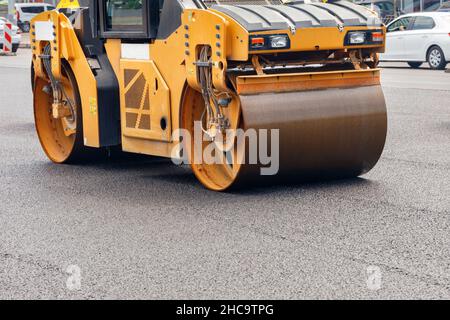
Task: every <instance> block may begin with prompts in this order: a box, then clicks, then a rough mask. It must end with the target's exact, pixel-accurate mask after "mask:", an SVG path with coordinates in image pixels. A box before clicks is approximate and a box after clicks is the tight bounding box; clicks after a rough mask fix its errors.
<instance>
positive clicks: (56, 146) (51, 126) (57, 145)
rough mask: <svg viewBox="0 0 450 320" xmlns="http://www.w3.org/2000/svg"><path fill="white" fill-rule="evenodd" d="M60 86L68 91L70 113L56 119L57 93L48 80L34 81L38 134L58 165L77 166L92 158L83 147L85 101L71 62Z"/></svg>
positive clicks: (66, 100) (64, 65)
mask: <svg viewBox="0 0 450 320" xmlns="http://www.w3.org/2000/svg"><path fill="white" fill-rule="evenodd" d="M62 75H63V77H62V79H61V81H60V85H61V87H62V89H63V91H64V94H63V95H62V103H63V106H65V107H66V109H67V110H68V112H66V113H65V114H64V115H63V116H61V117H58V118H55V117H54V115H53V110H52V103H53V94H52V89H51V85H50V83H49V81H48V80H46V79H42V78H38V77H35V79H34V85H33V90H34V102H33V106H34V117H35V124H36V131H37V134H38V137H39V140H40V142H41V145H42V148H43V149H44V152H45V153H46V155H47V156H48V158H49V159H50V160H51V161H53V162H55V163H75V162H79V161H82V160H86V159H87V157H88V156H92V150H90V149H88V148H86V147H85V146H84V144H83V128H82V115H81V99H80V94H79V91H78V86H77V83H76V80H75V76H74V74H73V72H72V70H71V69H70V66H69V65H68V64H67V63H62Z"/></svg>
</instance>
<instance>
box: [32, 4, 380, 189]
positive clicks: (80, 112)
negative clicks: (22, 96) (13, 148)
mask: <svg viewBox="0 0 450 320" xmlns="http://www.w3.org/2000/svg"><path fill="white" fill-rule="evenodd" d="M385 34H386V30H385V27H384V26H383V24H382V22H381V21H380V19H379V18H378V17H377V15H376V14H375V13H374V12H372V11H370V10H368V9H366V8H364V7H362V6H358V5H355V4H353V3H351V2H348V1H344V0H336V1H334V0H333V1H332V0H329V1H328V2H322V1H315V0H309V1H308V0H304V1H295V0H292V1H286V0H284V1H283V0H252V1H239V0H148V1H143V0H134V1H132V0H130V1H121V0H93V1H69V0H66V1H63V2H61V4H60V6H59V7H58V8H57V9H56V10H54V11H49V12H44V13H42V14H39V15H38V16H36V17H35V18H34V19H33V20H32V23H31V35H30V39H31V44H32V61H33V66H32V81H33V95H34V115H35V123H36V129H37V133H38V136H39V140H40V142H41V145H42V148H43V150H44V151H45V153H46V155H47V156H48V158H49V159H50V160H51V161H53V162H55V163H77V162H80V161H81V162H82V161H85V160H86V159H88V158H89V157H92V156H93V155H94V154H95V152H96V151H98V150H106V149H110V148H119V149H120V150H123V151H124V152H131V153H139V154H146V155H153V156H160V157H168V158H172V159H174V160H177V161H179V160H182V161H186V163H189V164H190V166H191V168H192V170H193V172H194V173H195V176H196V177H197V178H198V180H199V181H200V182H201V183H202V184H203V185H204V186H206V187H207V188H209V189H212V190H217V191H222V190H226V189H228V188H230V187H232V186H238V185H242V184H246V183H249V182H256V183H259V181H261V182H262V183H265V182H269V183H272V181H274V180H281V181H284V180H285V179H286V180H294V181H303V180H306V179H322V178H324V179H329V178H342V177H356V176H359V175H361V174H364V173H366V172H367V171H369V170H370V169H372V168H373V167H374V165H375V164H376V162H377V161H378V159H379V158H380V156H381V153H382V151H383V148H384V144H385V139H386V131H387V116H386V105H385V100H384V96H383V92H382V90H381V86H380V70H379V69H377V64H378V54H379V53H380V52H383V50H384V45H385ZM238 133H239V134H238ZM264 134H265V138H264V139H262V138H261V137H262V136H264ZM187 137H189V138H187ZM191 137H192V138H191ZM255 137H256V139H254V138H255ZM258 138H259V141H257V140H258ZM255 141H257V142H255ZM211 146H212V147H211ZM261 151H264V152H261ZM255 152H256V153H257V156H254V153H255ZM205 155H209V156H208V157H209V158H211V157H212V159H213V160H214V161H210V160H211V159H209V160H208V161H207V160H206V156H205ZM258 155H259V156H258ZM261 155H265V156H264V157H263V156H261ZM268 159H270V160H271V161H274V162H275V161H276V162H277V164H276V166H275V170H272V171H271V170H266V171H264V169H269V167H270V166H271V165H272V164H273V163H272V164H270V163H269V162H268V161H267V160H268Z"/></svg>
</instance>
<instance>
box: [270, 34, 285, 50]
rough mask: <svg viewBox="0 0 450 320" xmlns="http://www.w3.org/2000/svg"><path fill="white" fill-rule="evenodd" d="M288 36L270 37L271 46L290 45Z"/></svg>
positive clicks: (282, 46)
mask: <svg viewBox="0 0 450 320" xmlns="http://www.w3.org/2000/svg"><path fill="white" fill-rule="evenodd" d="M288 39H289V38H288V36H272V37H270V46H271V47H272V48H274V49H275V48H276V49H280V48H286V47H287V46H288V42H289V41H288Z"/></svg>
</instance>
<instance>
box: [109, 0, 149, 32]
mask: <svg viewBox="0 0 450 320" xmlns="http://www.w3.org/2000/svg"><path fill="white" fill-rule="evenodd" d="M106 29H107V30H108V31H121V30H125V31H144V20H143V12H142V0H129V1H117V0H107V1H106Z"/></svg>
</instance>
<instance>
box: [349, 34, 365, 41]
mask: <svg viewBox="0 0 450 320" xmlns="http://www.w3.org/2000/svg"><path fill="white" fill-rule="evenodd" d="M348 42H349V43H350V44H362V43H364V42H366V34H365V32H349V33H348Z"/></svg>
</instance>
